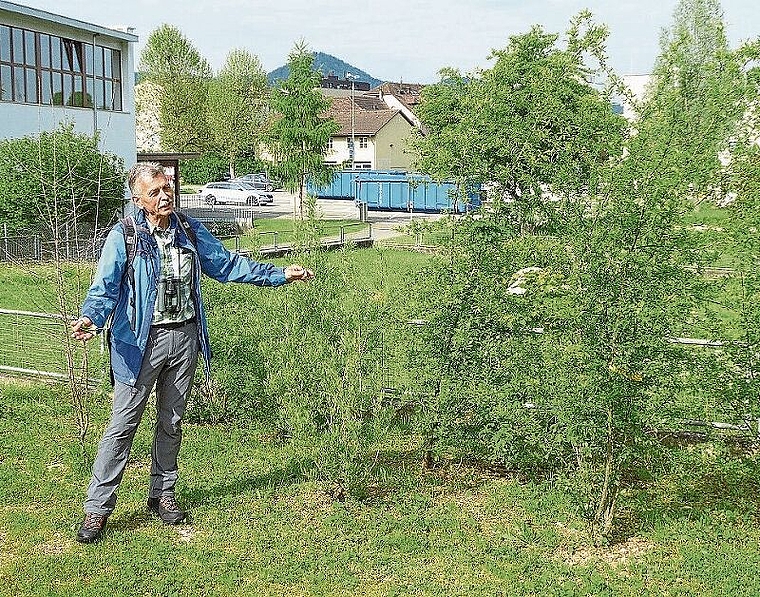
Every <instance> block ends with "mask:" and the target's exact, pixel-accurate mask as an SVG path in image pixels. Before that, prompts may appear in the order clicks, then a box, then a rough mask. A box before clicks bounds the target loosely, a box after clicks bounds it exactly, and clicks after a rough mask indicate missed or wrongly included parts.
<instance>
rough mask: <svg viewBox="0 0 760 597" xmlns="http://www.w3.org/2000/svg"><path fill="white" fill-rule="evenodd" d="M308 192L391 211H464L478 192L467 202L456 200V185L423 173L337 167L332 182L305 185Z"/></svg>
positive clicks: (475, 200) (476, 203)
mask: <svg viewBox="0 0 760 597" xmlns="http://www.w3.org/2000/svg"><path fill="white" fill-rule="evenodd" d="M308 190H309V193H311V194H313V195H316V196H317V197H321V198H342V199H353V200H355V201H362V202H365V203H366V204H367V205H368V207H369V209H381V210H394V211H399V210H403V211H428V212H430V211H433V212H438V211H444V210H449V211H460V212H461V211H465V210H466V209H470V208H472V207H477V206H479V205H480V196H479V194H478V193H471V194H470V197H469V203H468V204H465V203H464V202H462V201H457V202H456V206H455V205H454V197H456V195H457V193H456V185H455V184H454V183H452V182H442V183H436V182H433V180H432V179H431V178H430V177H429V176H427V175H424V174H415V173H408V172H400V171H392V170H360V171H357V170H341V171H338V172H336V173H335V177H334V178H333V181H332V184H330V185H327V186H325V187H319V188H314V187H313V186H312V185H309V187H308Z"/></svg>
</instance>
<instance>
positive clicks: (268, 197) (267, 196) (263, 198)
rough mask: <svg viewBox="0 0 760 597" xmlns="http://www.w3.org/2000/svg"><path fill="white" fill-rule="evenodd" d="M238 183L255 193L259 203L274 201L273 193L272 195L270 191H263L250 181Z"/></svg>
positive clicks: (266, 203)
mask: <svg viewBox="0 0 760 597" xmlns="http://www.w3.org/2000/svg"><path fill="white" fill-rule="evenodd" d="M239 184H241V185H243V187H245V188H246V189H248V190H250V191H252V192H254V193H256V195H257V196H258V198H259V205H269V204H270V203H274V195H272V193H265V192H263V191H262V190H261V189H260V188H257V186H256V185H255V184H253V183H252V182H240V183H239Z"/></svg>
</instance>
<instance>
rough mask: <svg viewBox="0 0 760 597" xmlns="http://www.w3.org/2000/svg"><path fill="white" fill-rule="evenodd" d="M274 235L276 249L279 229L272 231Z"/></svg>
mask: <svg viewBox="0 0 760 597" xmlns="http://www.w3.org/2000/svg"><path fill="white" fill-rule="evenodd" d="M272 235H273V236H274V244H273V245H272V246H273V247H274V248H275V249H276V248H277V231H276V230H274V231H273V232H272Z"/></svg>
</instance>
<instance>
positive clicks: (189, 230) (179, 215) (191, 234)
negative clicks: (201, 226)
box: [174, 211, 198, 247]
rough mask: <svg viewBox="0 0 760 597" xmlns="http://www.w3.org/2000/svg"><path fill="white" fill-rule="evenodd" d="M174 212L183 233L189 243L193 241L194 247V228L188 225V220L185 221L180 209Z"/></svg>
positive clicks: (195, 239) (196, 241) (195, 240)
mask: <svg viewBox="0 0 760 597" xmlns="http://www.w3.org/2000/svg"><path fill="white" fill-rule="evenodd" d="M174 213H175V214H177V219H178V220H179V223H180V225H181V226H182V229H183V230H184V231H185V234H187V238H188V239H189V240H190V242H191V243H193V246H194V247H197V246H198V239H197V237H196V235H195V230H193V228H192V226H190V222H188V221H187V216H186V215H185V214H183V213H182V212H181V211H175V212H174Z"/></svg>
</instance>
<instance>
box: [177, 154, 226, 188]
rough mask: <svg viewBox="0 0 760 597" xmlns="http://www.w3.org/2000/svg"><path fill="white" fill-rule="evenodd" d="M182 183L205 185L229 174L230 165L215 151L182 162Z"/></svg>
mask: <svg viewBox="0 0 760 597" xmlns="http://www.w3.org/2000/svg"><path fill="white" fill-rule="evenodd" d="M181 173H182V184H197V185H204V184H206V183H208V182H213V181H215V180H221V179H222V178H224V177H225V176H229V173H230V167H229V164H228V163H227V162H226V161H225V159H224V158H223V157H221V156H218V155H216V154H213V153H204V154H203V155H201V156H200V157H197V158H194V159H192V160H187V161H186V162H182V168H181Z"/></svg>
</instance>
